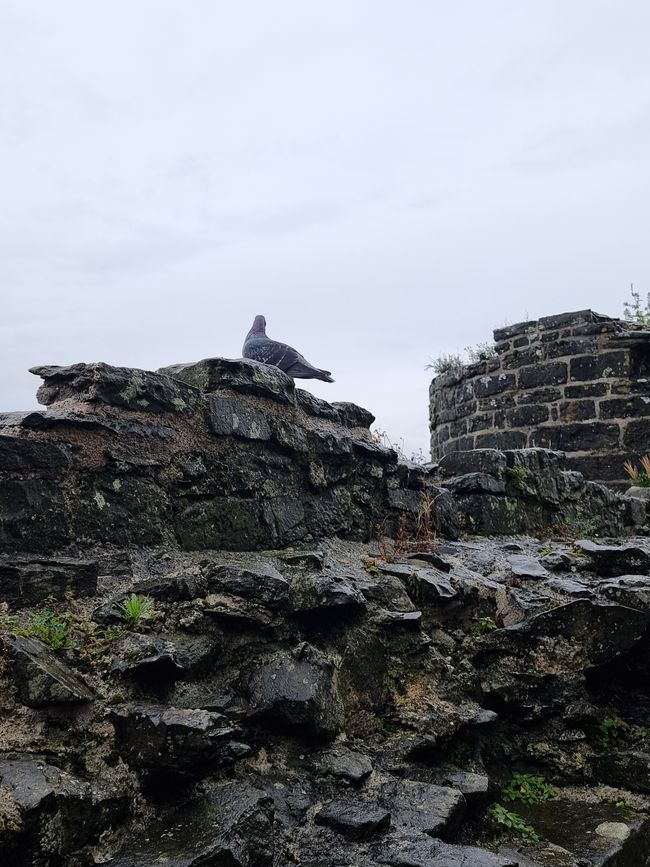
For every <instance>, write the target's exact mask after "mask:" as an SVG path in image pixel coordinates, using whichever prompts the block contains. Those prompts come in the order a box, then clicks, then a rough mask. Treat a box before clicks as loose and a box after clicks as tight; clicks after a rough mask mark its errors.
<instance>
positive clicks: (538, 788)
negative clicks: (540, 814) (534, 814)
mask: <svg viewBox="0 0 650 867" xmlns="http://www.w3.org/2000/svg"><path fill="white" fill-rule="evenodd" d="M553 797H555V789H554V788H553V786H549V784H548V783H547V782H546V781H545V779H544V777H537V776H532V775H531V774H513V775H512V779H511V780H510V782H509V783H508V785H507V786H506V787H505V789H504V790H503V792H502V793H501V800H502V801H505V802H506V803H509V802H510V803H511V802H513V801H521V802H522V803H523V804H543V803H544V801H548V800H549V798H553Z"/></svg>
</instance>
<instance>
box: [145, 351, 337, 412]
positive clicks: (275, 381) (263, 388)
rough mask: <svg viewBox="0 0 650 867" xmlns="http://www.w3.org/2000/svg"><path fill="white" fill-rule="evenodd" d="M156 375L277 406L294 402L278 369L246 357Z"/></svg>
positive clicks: (291, 389)
mask: <svg viewBox="0 0 650 867" xmlns="http://www.w3.org/2000/svg"><path fill="white" fill-rule="evenodd" d="M159 373H163V374H167V375H168V376H170V377H173V378H174V379H177V380H180V381H181V382H185V383H187V384H188V385H191V386H193V387H194V388H197V389H199V390H200V391H208V392H210V391H217V390H218V389H221V388H229V389H232V391H238V392H241V393H242V394H256V395H258V396H259V397H267V398H269V399H270V400H274V401H276V402H278V403H286V404H295V403H296V388H295V386H294V382H293V379H291V377H290V376H287V374H286V373H283V371H281V370H280V369H279V368H278V367H274V366H273V365H271V364H261V363H260V362H258V361H251V360H250V359H248V358H239V359H233V358H205V359H204V360H203V361H197V362H196V363H195V364H175V365H172V366H171V367H162V368H161V369H160V370H159ZM315 400H318V398H315ZM323 403H325V401H323Z"/></svg>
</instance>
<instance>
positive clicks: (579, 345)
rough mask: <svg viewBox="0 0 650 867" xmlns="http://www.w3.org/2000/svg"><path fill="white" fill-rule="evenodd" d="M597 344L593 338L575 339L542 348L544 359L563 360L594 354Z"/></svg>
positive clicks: (553, 343) (557, 341)
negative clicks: (568, 357)
mask: <svg viewBox="0 0 650 867" xmlns="http://www.w3.org/2000/svg"><path fill="white" fill-rule="evenodd" d="M597 349H598V343H597V342H596V339H595V338H590V337H582V338H579V337H576V338H574V339H573V340H556V341H553V342H552V343H548V344H547V345H546V346H545V347H544V357H545V358H548V359H551V358H564V357H566V356H573V355H585V354H586V353H588V352H596V351H597Z"/></svg>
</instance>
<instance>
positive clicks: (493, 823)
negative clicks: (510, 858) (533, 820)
mask: <svg viewBox="0 0 650 867" xmlns="http://www.w3.org/2000/svg"><path fill="white" fill-rule="evenodd" d="M488 824H489V827H490V829H491V830H492V832H493V833H496V834H500V835H501V834H511V835H512V836H514V837H519V839H520V840H521V841H522V842H523V843H539V839H540V838H539V834H538V833H537V831H536V830H535V829H534V828H533V826H532V825H528V824H526V822H525V821H524V820H523V819H522V818H521V816H520V815H518V814H517V813H512V812H511V811H510V810H507V809H506V808H505V807H504V806H503V804H493V806H492V807H490V809H489V811H488Z"/></svg>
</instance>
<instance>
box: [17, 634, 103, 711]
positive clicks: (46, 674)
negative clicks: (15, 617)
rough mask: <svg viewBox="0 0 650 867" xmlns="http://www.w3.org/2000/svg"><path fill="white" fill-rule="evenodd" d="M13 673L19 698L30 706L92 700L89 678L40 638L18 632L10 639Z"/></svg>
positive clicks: (92, 693)
mask: <svg viewBox="0 0 650 867" xmlns="http://www.w3.org/2000/svg"><path fill="white" fill-rule="evenodd" d="M9 650H10V653H11V657H12V659H13V666H12V669H11V676H12V678H13V680H14V683H15V684H16V687H17V689H18V696H19V698H20V701H21V702H22V703H23V704H24V705H27V706H28V707H43V706H44V705H49V704H71V703H77V702H86V701H93V699H94V698H95V693H94V692H93V691H92V689H90V687H89V686H88V685H87V684H86V682H85V681H84V680H83V679H82V678H81V677H80V676H79V675H78V674H77V673H76V672H74V671H73V670H72V669H71V668H69V667H68V666H67V665H66V664H65V663H64V662H63V661H62V660H61V659H60V658H59V657H57V656H56V654H54V653H53V652H52V651H51V650H49V649H48V648H47V647H46V646H45V644H43V643H42V642H41V641H37V640H36V639H34V638H26V637H25V636H18V637H16V638H10V639H9Z"/></svg>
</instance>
